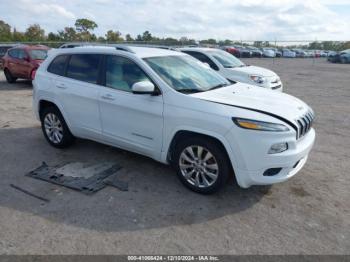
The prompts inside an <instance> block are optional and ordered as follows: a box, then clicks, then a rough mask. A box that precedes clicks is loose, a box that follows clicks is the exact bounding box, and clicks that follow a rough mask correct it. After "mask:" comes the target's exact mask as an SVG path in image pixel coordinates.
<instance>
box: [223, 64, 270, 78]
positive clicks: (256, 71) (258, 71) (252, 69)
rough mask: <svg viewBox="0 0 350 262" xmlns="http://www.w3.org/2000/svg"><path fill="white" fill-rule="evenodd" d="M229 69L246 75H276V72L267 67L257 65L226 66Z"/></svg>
mask: <svg viewBox="0 0 350 262" xmlns="http://www.w3.org/2000/svg"><path fill="white" fill-rule="evenodd" d="M228 69H229V70H232V71H236V72H241V73H245V74H247V75H258V76H267V77H270V76H277V75H276V73H274V72H272V71H271V70H269V69H266V68H262V67H258V66H243V67H233V68H228Z"/></svg>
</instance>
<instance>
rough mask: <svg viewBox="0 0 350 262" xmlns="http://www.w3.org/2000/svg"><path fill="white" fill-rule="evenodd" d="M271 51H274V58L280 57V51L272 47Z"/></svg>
mask: <svg viewBox="0 0 350 262" xmlns="http://www.w3.org/2000/svg"><path fill="white" fill-rule="evenodd" d="M271 49H272V50H273V51H275V54H276V57H282V51H280V50H279V49H277V48H274V47H272V48H271Z"/></svg>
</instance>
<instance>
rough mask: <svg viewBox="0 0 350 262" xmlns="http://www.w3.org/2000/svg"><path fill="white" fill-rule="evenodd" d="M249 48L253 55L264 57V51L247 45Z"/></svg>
mask: <svg viewBox="0 0 350 262" xmlns="http://www.w3.org/2000/svg"><path fill="white" fill-rule="evenodd" d="M247 49H248V50H249V51H251V52H252V57H262V56H263V52H262V51H261V50H259V48H257V47H254V46H247Z"/></svg>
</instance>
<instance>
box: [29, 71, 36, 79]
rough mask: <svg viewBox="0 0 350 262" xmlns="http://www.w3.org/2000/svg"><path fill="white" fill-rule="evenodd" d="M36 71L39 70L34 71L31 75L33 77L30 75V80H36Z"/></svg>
mask: <svg viewBox="0 0 350 262" xmlns="http://www.w3.org/2000/svg"><path fill="white" fill-rule="evenodd" d="M36 70H37V69H34V70H33V71H32V73H31V75H30V78H31V79H32V80H34V78H35V74H36Z"/></svg>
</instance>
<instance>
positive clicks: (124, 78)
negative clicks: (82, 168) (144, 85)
mask: <svg viewBox="0 0 350 262" xmlns="http://www.w3.org/2000/svg"><path fill="white" fill-rule="evenodd" d="M103 79H104V81H103V82H104V85H105V86H104V87H101V89H100V93H99V100H100V110H101V121H102V128H103V134H104V137H105V138H106V139H107V140H108V141H110V142H111V143H113V144H116V145H118V146H120V147H122V148H125V149H128V150H130V151H134V152H138V153H141V154H145V155H148V156H151V157H154V158H159V156H160V152H161V148H162V132H163V97H162V95H149V94H148V95H140V94H133V93H132V90H131V87H132V85H133V84H135V83H136V82H140V81H151V82H152V80H151V78H150V77H149V76H148V75H147V74H146V73H145V72H144V71H143V70H142V69H141V67H140V66H139V65H137V64H136V63H135V62H134V61H132V60H130V59H129V58H126V57H122V56H117V55H106V57H105V63H104V71H103Z"/></svg>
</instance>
